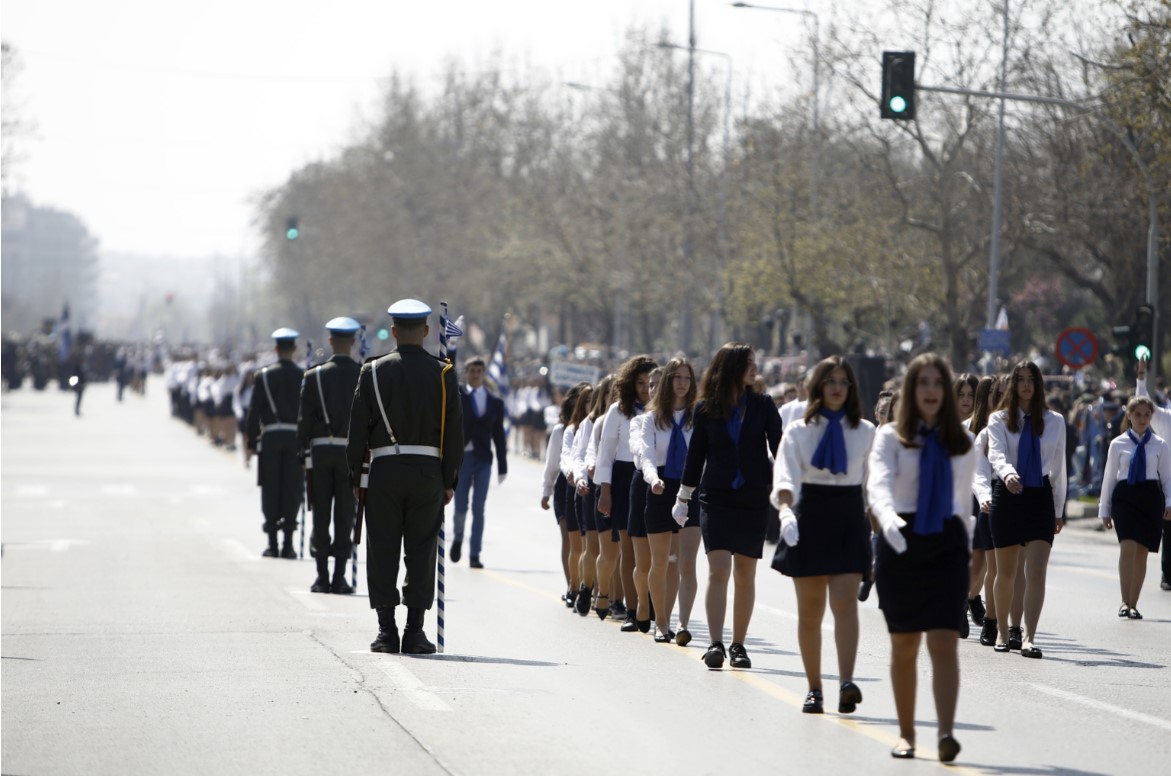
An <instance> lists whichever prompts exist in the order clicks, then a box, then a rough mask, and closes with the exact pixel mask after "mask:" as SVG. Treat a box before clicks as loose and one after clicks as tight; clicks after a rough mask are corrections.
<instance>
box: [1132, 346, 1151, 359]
mask: <svg viewBox="0 0 1171 776" xmlns="http://www.w3.org/2000/svg"><path fill="white" fill-rule="evenodd" d="M1134 357H1135V358H1136V359H1138V360H1139V361H1150V360H1151V349H1150V348H1148V347H1147V346H1146V345H1139V346H1137V347H1136V348H1135V349H1134Z"/></svg>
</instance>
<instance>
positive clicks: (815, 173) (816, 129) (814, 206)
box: [807, 11, 821, 221]
mask: <svg viewBox="0 0 1171 776" xmlns="http://www.w3.org/2000/svg"><path fill="white" fill-rule="evenodd" d="M807 13H808V15H809V16H812V17H813V154H812V155H811V156H810V159H809V209H810V211H811V212H812V214H813V220H814V221H817V220H818V218H819V212H818V203H817V184H818V179H819V175H820V172H819V162H820V159H821V123H820V120H819V111H818V104H819V103H820V102H821V99H820V92H819V83H818V81H819V77H818V72H819V70H820V66H819V62H820V61H821V45H820V43H821V22H820V21H819V20H818V18H817V14H815V13H813V12H812V11H809V12H807Z"/></svg>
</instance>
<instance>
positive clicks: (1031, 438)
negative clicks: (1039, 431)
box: [1016, 415, 1045, 488]
mask: <svg viewBox="0 0 1171 776" xmlns="http://www.w3.org/2000/svg"><path fill="white" fill-rule="evenodd" d="M1016 470H1017V474H1018V475H1020V478H1021V484H1022V485H1024V486H1025V487H1026V488H1039V487H1041V486H1042V485H1044V484H1045V480H1044V475H1043V474H1042V473H1041V437H1039V436H1037V435H1036V434H1035V433H1033V417H1032V416H1031V415H1025V422H1024V424H1023V426H1022V427H1021V441H1020V445H1019V446H1018V447H1017V452H1016Z"/></svg>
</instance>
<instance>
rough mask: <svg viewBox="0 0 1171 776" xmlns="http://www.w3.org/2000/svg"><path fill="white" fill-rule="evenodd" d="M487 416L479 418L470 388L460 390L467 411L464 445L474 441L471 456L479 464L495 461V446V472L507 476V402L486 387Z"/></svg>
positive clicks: (465, 411)
mask: <svg viewBox="0 0 1171 776" xmlns="http://www.w3.org/2000/svg"><path fill="white" fill-rule="evenodd" d="M484 392H485V393H487V394H488V401H487V403H486V405H487V406H486V407H485V409H484V414H483V415H481V416H480V417H476V405H475V403H474V402H473V401H472V395H471V392H470V390H469V389H468V386H466V385H464V386H461V388H460V392H459V395H460V400H461V401H462V402H463V411H464V443H465V444H466V443H468V442H471V443H472V449H471V454H472V455H473V456H474V457H475V458H476V460H477V461H482V462H484V463H491V462H492V445H493V444H495V446H496V473H497V474H508V442H507V441H506V440H505V438H504V400H503V399H501V398H500V397H499V396H495V395H493V394H492V392H491V391H489V390H488V389H487V388H485V389H484Z"/></svg>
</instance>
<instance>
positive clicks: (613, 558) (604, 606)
mask: <svg viewBox="0 0 1171 776" xmlns="http://www.w3.org/2000/svg"><path fill="white" fill-rule="evenodd" d="M613 401H614V375H613V374H608V375H606V376H605V377H603V378H602V380H601V382H599V383H598V387H597V388H596V389H594V402H593V406H591V407H590V414H591V415H593V416H594V428H593V432H592V433H591V434H590V440H589V443H588V444H587V445H586V455H585V467H586V474H587V475H588V476H589V478H590V482H591V483H593V489H594V521H595V522H596V524H597V526H598V557H597V563H596V567H597V580H598V596H597V599H596V600H595V602H594V613H595V614H597V615H598V619H601V620H604V619H606V617H608V616H609V617H616V618H618V619H623V620H624V619H625V618H626V604H625V603H623V600H622V595H621V593H622V575H621V574H620V573H619V570H618V564H619V561H620V560H621V558H622V537H621V535H620V534H619V533H618V526H616V525H615V524H614V521H613V520H611V519H610V516H609V515H603V514H602V513H601V512H599V511H598V503H597V497H598V494H599V492H600V490H601V489H600V488H599V487H598V485H597V482H596V481H595V479H594V473H595V471H596V470H597V466H598V443H599V442H600V441H601V439H602V418H603V417H604V416H605V414H606V410H607V409H608V408H609V407H610V405H611V404H612V403H613ZM615 593H618V595H615Z"/></svg>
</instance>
